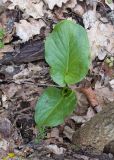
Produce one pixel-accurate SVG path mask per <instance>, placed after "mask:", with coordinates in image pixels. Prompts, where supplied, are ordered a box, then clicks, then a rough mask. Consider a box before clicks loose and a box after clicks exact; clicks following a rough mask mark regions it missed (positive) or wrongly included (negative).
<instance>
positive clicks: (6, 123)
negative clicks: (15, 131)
mask: <svg viewBox="0 0 114 160" xmlns="http://www.w3.org/2000/svg"><path fill="white" fill-rule="evenodd" d="M11 132H12V124H11V122H10V120H9V119H7V118H0V135H1V137H4V138H8V137H10V135H11Z"/></svg>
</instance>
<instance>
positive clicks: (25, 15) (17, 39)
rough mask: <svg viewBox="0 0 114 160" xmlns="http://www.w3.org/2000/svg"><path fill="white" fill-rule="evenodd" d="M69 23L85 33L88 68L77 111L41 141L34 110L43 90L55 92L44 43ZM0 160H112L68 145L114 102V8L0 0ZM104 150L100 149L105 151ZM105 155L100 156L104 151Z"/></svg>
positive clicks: (93, 2)
mask: <svg viewBox="0 0 114 160" xmlns="http://www.w3.org/2000/svg"><path fill="white" fill-rule="evenodd" d="M63 19H70V20H72V21H74V22H76V23H78V24H80V25H82V26H83V27H85V29H86V30H87V33H88V37H89V41H90V46H91V61H92V63H91V66H90V70H89V73H88V75H87V76H86V78H85V79H84V80H83V81H81V82H80V83H78V84H76V85H73V86H71V87H72V88H73V89H74V90H76V92H77V97H78V105H77V107H76V110H75V111H74V112H73V114H72V115H71V116H70V117H69V118H68V119H66V120H65V122H64V124H62V125H60V126H58V127H54V128H47V130H46V135H45V137H44V138H43V139H42V138H41V137H40V135H38V133H39V131H38V129H37V128H36V126H35V122H34V108H35V105H36V102H37V100H38V98H39V96H40V95H41V94H42V92H43V90H44V88H46V87H48V86H57V85H56V84H54V83H53V82H52V80H51V78H50V75H49V66H48V64H47V63H46V62H45V59H44V40H45V37H46V36H47V35H48V33H49V32H51V31H52V29H53V27H54V25H55V24H57V23H58V22H59V21H60V20H63ZM0 28H3V29H4V30H5V35H4V38H3V42H4V47H3V48H2V49H0V160H26V159H28V160H29V159H31V160H38V159H43V160H45V159H46V160H48V159H49V160H51V159H52V160H53V159H57V160H63V159H65V160H70V159H71V160H108V159H109V160H111V159H112V160H113V159H114V152H110V151H108V152H107V153H103V152H102V153H100V152H99V153H98V152H96V151H95V150H94V149H93V148H91V147H87V148H83V149H82V148H80V147H78V146H76V145H73V143H72V134H73V133H74V132H75V131H76V130H77V129H79V128H80V127H81V126H82V125H84V124H85V123H86V122H87V121H89V120H90V119H91V118H92V117H94V116H95V115H96V114H97V113H98V112H100V111H101V110H103V107H104V106H106V105H107V104H109V103H110V102H114V4H113V2H110V3H109V2H108V0H107V1H103V0H102V1H97V0H86V1H85V0H77V1H76V0H69V1H68V0H60V1H58V0H55V1H53V2H50V1H49V0H45V1H43V0H25V1H24V0H20V1H17V0H9V1H8V0H0ZM104 147H105V146H104ZM104 152H105V151H104Z"/></svg>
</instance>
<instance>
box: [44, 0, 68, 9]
mask: <svg viewBox="0 0 114 160" xmlns="http://www.w3.org/2000/svg"><path fill="white" fill-rule="evenodd" d="M44 1H45V3H47V4H48V6H49V8H50V9H53V8H54V6H55V5H57V6H58V7H62V4H63V3H66V2H67V1H68V0H44Z"/></svg>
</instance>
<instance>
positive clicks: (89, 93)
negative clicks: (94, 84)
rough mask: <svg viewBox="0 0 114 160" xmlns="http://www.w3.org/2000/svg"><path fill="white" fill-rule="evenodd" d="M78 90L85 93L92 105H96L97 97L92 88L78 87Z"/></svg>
mask: <svg viewBox="0 0 114 160" xmlns="http://www.w3.org/2000/svg"><path fill="white" fill-rule="evenodd" d="M80 91H81V92H82V93H84V94H85V95H86V97H87V99H88V101H89V102H90V104H91V106H92V107H96V106H98V101H97V98H96V94H95V92H94V90H92V88H91V87H88V88H80Z"/></svg>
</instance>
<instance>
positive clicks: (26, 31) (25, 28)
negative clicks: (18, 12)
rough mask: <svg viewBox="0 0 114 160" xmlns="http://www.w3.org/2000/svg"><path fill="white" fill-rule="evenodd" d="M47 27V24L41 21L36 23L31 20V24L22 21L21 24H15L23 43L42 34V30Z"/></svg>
mask: <svg viewBox="0 0 114 160" xmlns="http://www.w3.org/2000/svg"><path fill="white" fill-rule="evenodd" d="M43 26H45V23H44V22H43V21H42V20H41V19H40V20H39V21H36V20H34V19H31V20H30V22H27V21H26V20H20V23H17V22H15V27H16V34H17V35H18V36H19V37H20V39H22V41H23V42H26V41H28V40H29V39H30V38H32V37H33V36H34V35H37V34H39V33H40V29H41V28H42V27H43Z"/></svg>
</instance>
